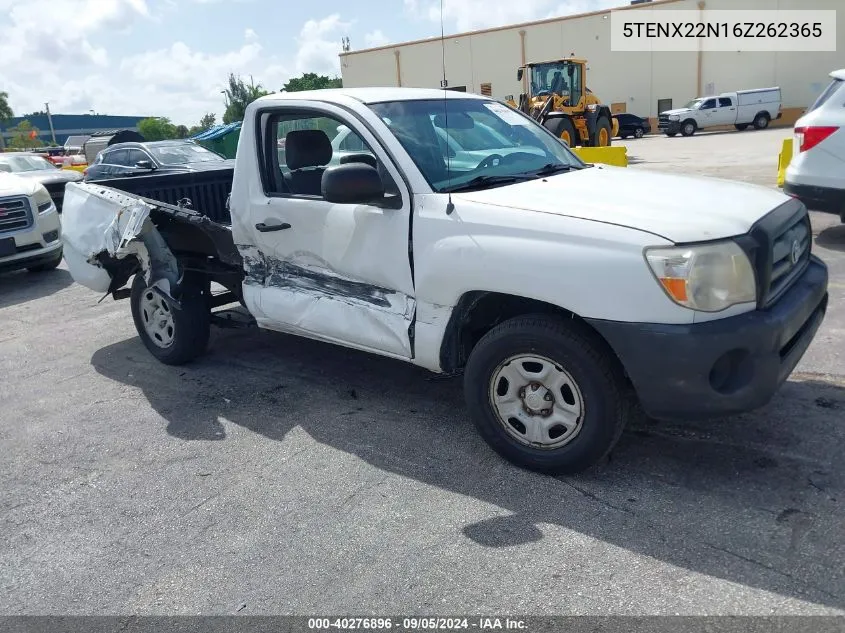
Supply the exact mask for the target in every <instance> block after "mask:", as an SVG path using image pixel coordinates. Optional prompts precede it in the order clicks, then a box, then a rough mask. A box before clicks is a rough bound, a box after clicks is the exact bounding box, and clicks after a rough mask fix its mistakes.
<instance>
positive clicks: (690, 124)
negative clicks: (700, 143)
mask: <svg viewBox="0 0 845 633" xmlns="http://www.w3.org/2000/svg"><path fill="white" fill-rule="evenodd" d="M697 129H698V125H696V123H695V121H693V120H692V119H687V120H686V121H684V122H683V123H681V136H692V135H693V134H695V131H696V130H697Z"/></svg>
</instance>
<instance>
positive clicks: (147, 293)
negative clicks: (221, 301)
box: [129, 274, 211, 365]
mask: <svg viewBox="0 0 845 633" xmlns="http://www.w3.org/2000/svg"><path fill="white" fill-rule="evenodd" d="M129 301H130V303H131V306H132V319H133V320H134V321H135V329H136V330H137V331H138V335H139V336H140V337H141V341H143V343H144V346H145V347H146V348H147V350H149V352H150V353H151V354H152V355H153V356H155V357H156V358H157V359H158V360H160V361H161V362H162V363H164V364H165V365H182V364H184V363H187V362H188V361H191V360H193V359H194V358H196V357H197V356H200V355H202V354H203V352H205V350H206V347H207V346H208V338H209V334H210V330H211V310H210V308H209V305H208V298H207V297H206V296H205V295H204V294H203V292H202V290H201V289H200V288H199V287H198V286H195V285H187V286H184V291H183V293H182V296H181V297H180V305H181V307H180V308H177V307H175V306H174V305H172V302H171V301H170V300H168V298H167V297H166V296H163V295H162V294H160V293H158V292H156V291H155V290H154V289H153V288H149V287H147V282H146V280H145V279H144V275H143V274H137V275H135V279H134V280H133V282H132V293H131V295H130V299H129Z"/></svg>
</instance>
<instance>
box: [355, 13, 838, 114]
mask: <svg viewBox="0 0 845 633" xmlns="http://www.w3.org/2000/svg"><path fill="white" fill-rule="evenodd" d="M677 9H684V10H693V11H699V12H700V11H701V10H722V9H746V10H754V11H759V12H761V13H759V15H760V16H761V18H763V17H764V14H763V13H762V11H766V10H778V9H780V10H799V11H803V12H805V13H806V12H807V11H809V10H810V9H827V10H837V9H838V11H837V14H836V35H835V40H836V49H837V50H836V51H835V52H747V51H743V52H737V51H733V52H722V51H719V52H711V51H684V52H650V51H649V52H614V51H612V50H611V21H612V20H611V10H604V11H596V12H592V13H585V14H580V15H571V16H563V17H559V18H552V19H548V20H542V21H536V22H528V23H524V24H515V25H512V26H507V27H500V28H493V29H485V30H480V31H473V32H469V33H460V34H456V35H447V36H446V38H445V57H446V69H447V78H448V83H449V87H450V88H451V89H457V90H466V91H468V92H475V93H480V94H487V95H491V96H493V97H495V98H499V99H504V98H505V97H507V96H509V95H518V94H519V93H520V92H522V90H523V87H522V84H521V82H519V81H517V78H516V69H517V67H518V66H520V65H522V64H524V63H526V62H539V61H544V60H551V59H559V58H563V57H569V56H571V55H573V54H574V56H576V57H581V58H586V59H587V60H589V66H588V69H589V70H588V76H587V87H588V88H590V89H591V90H592V91H593V92H594V93H596V94H597V95H598V97H599V98H601V100H602V101H603V102H604V103H608V104H611V106H612V110H613V111H614V112H632V113H634V114H637V115H639V116H644V117H649V118H651V119H652V124H653V126H654V124H655V119H656V117H657V114H658V113H659V112H660V111H663V110H667V109H669V108H672V107H680V106H682V105H683V104H685V103H686V102H687V101H689V100H690V99H692V98H695V97H698V96H705V95H711V94H718V93H721V92H728V91H732V90H743V89H750V88H765V87H770V86H780V88H781V90H782V98H783V108H784V116H783V118H782V119H781V120H780V121H778V122H777V123H778V124H781V125H791V124H792V123H793V122H794V121H795V119H796V118H797V117H798V116H800V114H801V112H802V111H803V110H804V108H806V107H807V106H808V105H810V104H811V103H812V101H813V100H814V99H815V97H816V96H817V95H818V94H819V93H820V92H821V90H822V89H823V88H824V87H825V86H826V85H827V83H828V82H829V77H828V73H829V72H830V71H832V70H835V69H838V68H842V67H845V1H843V0H653V1H652V2H643V3H641V4H639V3H638V4H634V5H628V6H620V7H619V8H618V9H615V10H618V11H620V12H621V13H623V14H625V16H626V21H627V16H628V15H630V16H631V19H632V20H636V19H637V15H641V16H644V15H646V14H645V13H644V12H645V11H651V10H677ZM619 15H620V14H617V16H616V17H617V18H618V16H619ZM696 46H697V45H696ZM443 53H444V51H443V50H442V48H441V41H440V38H439V37H437V38H431V39H427V40H419V41H415V42H407V43H403V44H395V45H389V46H383V47H379V48H372V49H367V50H358V51H349V52H346V53H342V54H341V56H340V65H341V73H342V76H343V85H344V86H348V87H361V86H410V87H422V88H436V87H439V86H440V85H441V84H440V82H441V79H442V63H441V60H442V55H443ZM773 123H774V122H773Z"/></svg>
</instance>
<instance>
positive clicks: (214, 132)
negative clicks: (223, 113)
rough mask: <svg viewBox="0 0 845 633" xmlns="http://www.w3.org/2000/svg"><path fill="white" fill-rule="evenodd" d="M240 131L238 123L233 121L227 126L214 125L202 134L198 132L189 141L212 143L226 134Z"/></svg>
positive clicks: (239, 123)
mask: <svg viewBox="0 0 845 633" xmlns="http://www.w3.org/2000/svg"><path fill="white" fill-rule="evenodd" d="M240 129H241V122H240V121H235V122H234V123H229V124H228V125H215V126H214V127H210V128H208V129H207V130H205V131H204V132H200V133H199V134H196V135H194V136H192V137H191V139H193V140H195V141H213V140H214V139H218V138H220V137H223V136H226V135H227V134H231V133H232V132H236V131H238V130H240Z"/></svg>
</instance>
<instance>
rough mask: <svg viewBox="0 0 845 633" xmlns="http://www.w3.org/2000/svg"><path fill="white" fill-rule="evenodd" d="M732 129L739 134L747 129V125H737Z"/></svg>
mask: <svg viewBox="0 0 845 633" xmlns="http://www.w3.org/2000/svg"><path fill="white" fill-rule="evenodd" d="M734 127H735V128H736V129H737V130H739V131H740V132H742V131H744V130H747V129H748V123H737V124H736V125H734Z"/></svg>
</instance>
